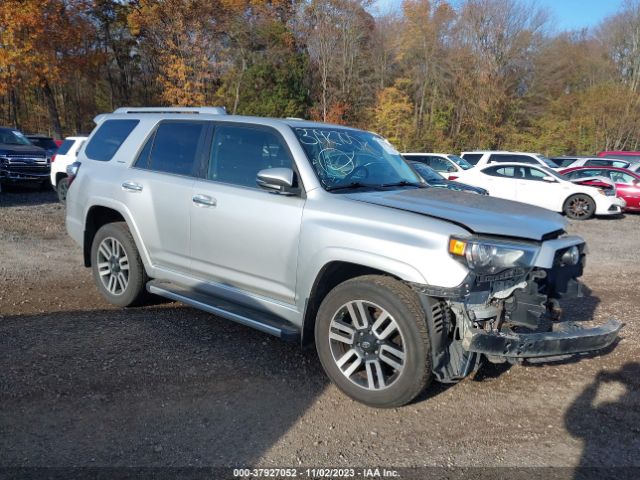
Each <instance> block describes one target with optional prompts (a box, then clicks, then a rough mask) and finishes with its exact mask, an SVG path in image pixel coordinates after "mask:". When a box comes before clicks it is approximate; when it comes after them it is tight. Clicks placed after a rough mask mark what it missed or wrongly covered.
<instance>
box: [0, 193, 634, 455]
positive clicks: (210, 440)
mask: <svg viewBox="0 0 640 480" xmlns="http://www.w3.org/2000/svg"><path fill="white" fill-rule="evenodd" d="M569 230H570V232H571V233H576V234H579V235H582V236H584V237H585V238H586V239H587V241H588V244H589V248H590V258H589V263H588V265H587V269H586V274H585V276H584V280H585V283H586V284H587V285H588V286H589V288H590V289H591V291H592V293H591V296H590V297H588V298H585V299H580V301H575V302H573V303H572V304H568V305H565V307H566V312H567V314H568V315H570V316H571V317H574V318H588V319H593V320H595V321H598V322H602V321H604V320H606V319H608V318H610V317H614V318H619V319H621V320H623V321H625V322H626V325H625V328H624V329H623V332H622V334H621V340H620V341H619V343H618V344H617V345H616V346H615V348H612V349H611V350H610V351H608V352H606V353H605V354H603V355H594V356H587V357H583V358H580V359H570V360H565V361H562V362H556V363H553V364H526V365H520V366H514V367H511V368H507V367H497V366H489V367H483V368H482V369H481V370H480V371H479V372H478V374H476V375H475V376H474V377H473V378H468V379H466V380H465V381H463V382H461V383H459V384H457V385H453V386H445V385H440V384H434V385H433V386H432V387H431V389H430V390H429V391H427V392H425V393H424V394H423V395H422V396H421V398H420V399H418V401H416V402H414V403H413V404H412V405H409V406H407V407H403V408H399V409H392V410H375V409H370V408H367V407H365V406H363V405H360V404H358V403H355V402H353V401H352V400H350V399H348V398H346V397H345V396H343V395H342V394H341V393H340V392H339V391H338V390H337V389H336V388H335V387H334V386H333V385H331V384H330V383H329V382H328V381H327V379H326V377H325V376H324V374H323V373H322V371H321V367H320V364H319V362H318V360H317V359H316V356H315V354H314V352H313V350H301V349H300V348H299V347H297V346H296V345H291V344H286V343H283V342H280V341H279V340H277V339H274V338H272V337H270V336H267V335H264V334H261V333H259V332H256V331H254V330H251V329H248V328H245V327H242V326H239V325H236V324H234V323H231V322H228V321H225V320H221V319H217V318H215V317H213V316H210V315H208V314H204V313H202V312H199V311H197V310H193V309H191V308H188V307H185V306H181V305H180V304H176V303H162V304H157V305H154V306H149V307H145V308H139V309H131V310H126V311H125V310H120V309H115V308H113V307H111V306H109V305H108V304H106V303H105V302H104V301H103V300H102V298H101V297H100V296H99V295H98V293H97V291H96V289H95V288H94V286H93V284H92V281H91V277H90V272H89V270H87V269H85V268H84V267H83V266H82V258H81V250H80V248H79V247H78V246H77V245H75V244H74V243H73V242H72V241H71V240H70V239H69V238H68V237H67V235H66V233H65V230H64V209H63V207H61V206H60V205H59V204H58V203H57V202H56V200H55V195H54V194H53V193H52V192H35V191H29V190H16V189H14V190H13V191H9V192H7V191H5V192H3V193H2V194H0V465H4V466H61V467H65V466H205V465H206V466H223V465H224V466H240V467H247V466H253V465H261V466H280V467H283V466H316V467H317V466H360V467H364V466H375V465H389V466H396V467H400V466H421V465H429V466H467V467H471V466H556V467H560V466H563V467H575V466H603V467H609V466H638V467H640V453H639V452H640V363H638V362H639V358H638V352H639V351H640V350H639V346H640V341H639V340H638V338H639V333H640V328H639V326H638V322H639V320H640V298H639V296H638V294H637V285H638V278H640V261H639V260H640V248H639V247H640V233H639V232H640V215H636V216H633V215H628V216H626V217H625V218H623V219H617V220H591V221H587V222H582V223H579V222H577V223H574V224H572V225H571V226H570V228H569Z"/></svg>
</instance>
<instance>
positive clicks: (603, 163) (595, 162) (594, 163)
mask: <svg viewBox="0 0 640 480" xmlns="http://www.w3.org/2000/svg"><path fill="white" fill-rule="evenodd" d="M609 165H611V162H609V161H607V160H587V161H586V162H584V166H585V167H607V166H609Z"/></svg>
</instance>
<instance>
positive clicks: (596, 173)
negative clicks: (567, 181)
mask: <svg viewBox="0 0 640 480" xmlns="http://www.w3.org/2000/svg"><path fill="white" fill-rule="evenodd" d="M579 172H580V175H578V177H577V178H587V177H606V176H607V172H605V171H603V170H598V169H593V168H591V169H589V170H579Z"/></svg>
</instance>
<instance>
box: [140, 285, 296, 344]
mask: <svg viewBox="0 0 640 480" xmlns="http://www.w3.org/2000/svg"><path fill="white" fill-rule="evenodd" d="M147 291H149V293H153V294H155V295H160V296H161V297H165V298H169V299H171V300H176V301H178V302H182V303H186V304H187V305H189V306H191V307H194V308H197V309H199V310H204V311H205V312H208V313H212V314H214V315H218V316H219V317H223V318H226V319H227V320H232V321H234V322H236V323H240V324H242V325H246V326H247V327H252V328H255V329H256V330H260V331H261V332H264V333H268V334H270V335H275V336H276V337H279V338H281V339H282V340H286V341H290V342H299V341H300V329H298V328H296V327H295V326H294V325H292V324H291V323H290V322H288V321H287V320H284V319H282V318H280V317H278V316H276V315H271V314H268V313H265V312H262V311H259V310H255V309H253V308H249V307H245V306H243V305H238V304H236V303H232V302H230V301H228V300H225V299H223V298H220V297H216V296H213V295H210V294H208V293H203V292H201V291H199V290H196V289H193V288H185V287H182V286H180V285H176V284H175V283H171V282H163V281H159V280H151V281H150V282H147Z"/></svg>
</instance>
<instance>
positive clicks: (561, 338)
mask: <svg viewBox="0 0 640 480" xmlns="http://www.w3.org/2000/svg"><path fill="white" fill-rule="evenodd" d="M556 327H558V329H557V330H555V331H552V332H544V333H513V332H486V331H484V330H479V329H471V330H468V331H467V333H466V335H465V338H464V340H463V342H462V346H463V348H464V349H465V350H468V351H470V352H477V353H483V354H485V355H494V356H499V357H510V358H536V357H552V356H556V355H566V354H571V353H583V352H591V351H594V350H601V349H603V348H606V347H608V346H609V345H611V344H612V343H613V342H614V341H615V339H616V338H617V336H618V332H619V331H620V329H621V328H622V324H621V323H620V322H618V321H616V320H609V321H608V322H607V323H605V324H604V325H600V326H598V327H593V328H583V327H580V326H579V325H576V324H574V323H569V322H563V323H558V324H556Z"/></svg>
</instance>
